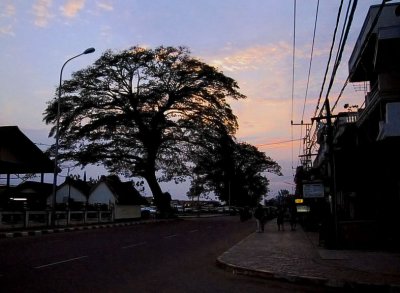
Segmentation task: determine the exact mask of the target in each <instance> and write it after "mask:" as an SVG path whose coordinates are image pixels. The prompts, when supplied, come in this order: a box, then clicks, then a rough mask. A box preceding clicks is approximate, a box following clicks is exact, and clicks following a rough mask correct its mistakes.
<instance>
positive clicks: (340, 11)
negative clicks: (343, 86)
mask: <svg viewBox="0 0 400 293" xmlns="http://www.w3.org/2000/svg"><path fill="white" fill-rule="evenodd" d="M342 7H343V0H341V1H340V6H339V10H338V14H337V17H336V25H335V30H334V32H333V39H332V44H331V48H330V50H329V58H328V62H327V64H326V69H325V73H324V78H323V81H322V86H321V91H320V93H319V97H318V102H317V107H316V108H315V111H314V117H316V115H317V112H318V109H319V104H320V102H321V98H322V93H323V91H324V87H325V82H326V77H327V75H328V71H329V64H330V62H331V58H332V52H333V48H334V45H335V40H336V33H337V29H338V26H339V21H340V15H341V14H342Z"/></svg>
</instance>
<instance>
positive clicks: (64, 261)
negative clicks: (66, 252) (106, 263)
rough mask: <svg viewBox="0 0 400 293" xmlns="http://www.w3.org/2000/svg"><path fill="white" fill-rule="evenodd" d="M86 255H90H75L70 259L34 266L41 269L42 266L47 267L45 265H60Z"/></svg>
mask: <svg viewBox="0 0 400 293" xmlns="http://www.w3.org/2000/svg"><path fill="white" fill-rule="evenodd" d="M85 257H88V256H87V255H84V256H79V257H74V258H70V259H66V260H61V261H57V262H53V263H49V264H45V265H41V266H38V267H34V268H35V269H41V268H45V267H50V266H55V265H58V264H62V263H66V262H70V261H75V260H79V259H82V258H85Z"/></svg>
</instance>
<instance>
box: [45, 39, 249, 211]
mask: <svg viewBox="0 0 400 293" xmlns="http://www.w3.org/2000/svg"><path fill="white" fill-rule="evenodd" d="M61 90H62V99H61V120H60V160H72V161H75V162H76V164H77V165H83V166H84V165H87V164H103V165H104V166H105V167H106V168H107V169H108V170H109V171H110V172H112V173H119V174H123V175H125V176H127V177H142V178H144V179H146V181H147V183H148V185H149V187H150V189H151V191H152V194H153V196H154V198H155V203H156V204H157V205H158V206H159V207H160V208H162V207H161V205H162V204H161V203H163V202H166V201H165V200H164V199H163V196H165V195H163V192H162V190H161V188H160V185H159V181H158V180H165V181H167V180H171V179H176V180H180V179H182V178H183V177H181V176H184V175H187V174H189V170H190V167H191V165H190V164H188V163H187V162H188V161H190V156H189V155H188V154H189V153H193V152H194V151H195V150H196V149H199V148H201V147H202V145H203V144H204V140H203V138H204V135H203V132H205V131H206V132H208V134H212V132H213V129H214V128H216V127H222V128H224V129H225V131H226V132H227V133H229V134H230V135H233V134H234V133H235V131H236V129H237V120H236V116H235V115H234V114H233V113H232V110H231V108H230V106H229V104H228V103H227V98H233V99H242V98H245V97H244V96H243V95H242V94H240V93H239V92H238V85H237V83H236V82H235V81H234V80H233V79H231V78H229V77H227V76H225V75H224V74H223V73H222V72H220V71H218V70H217V69H216V68H214V67H211V66H209V65H207V64H205V63H203V62H201V61H199V60H197V59H195V58H193V57H191V56H190V52H189V50H188V49H187V48H184V47H179V48H174V47H158V48H155V49H153V50H152V49H145V48H140V47H133V48H132V49H130V50H125V51H122V52H117V53H114V52H112V51H110V50H109V51H106V52H105V53H103V54H102V56H101V57H100V58H99V59H98V60H97V61H96V62H95V63H94V64H93V65H92V66H89V67H88V68H86V69H83V70H80V71H78V72H75V73H74V74H73V75H72V78H71V79H70V80H66V81H64V82H63V84H62V87H61ZM56 116H57V97H55V98H54V99H53V100H51V101H50V102H49V103H48V106H47V108H46V110H45V112H44V121H45V122H46V123H47V124H55V122H56ZM54 135H55V127H53V128H52V130H51V132H50V136H54ZM53 148H54V146H53ZM50 151H51V150H50ZM157 171H161V172H162V173H158V174H161V177H160V178H157V176H156V172H157Z"/></svg>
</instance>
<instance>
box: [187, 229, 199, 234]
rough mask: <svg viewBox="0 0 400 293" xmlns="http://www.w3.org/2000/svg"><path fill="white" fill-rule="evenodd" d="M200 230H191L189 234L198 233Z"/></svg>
mask: <svg viewBox="0 0 400 293" xmlns="http://www.w3.org/2000/svg"><path fill="white" fill-rule="evenodd" d="M198 231H199V230H197V229H195V230H190V231H189V233H194V232H198Z"/></svg>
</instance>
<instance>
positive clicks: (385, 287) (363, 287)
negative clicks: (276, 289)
mask: <svg viewBox="0 0 400 293" xmlns="http://www.w3.org/2000/svg"><path fill="white" fill-rule="evenodd" d="M216 265H217V267H219V268H221V269H223V270H225V271H228V272H231V273H232V274H237V275H245V276H250V277H256V278H263V279H269V280H278V281H285V282H289V283H295V284H300V285H313V286H320V287H329V288H343V289H352V290H357V291H360V292H364V291H368V292H371V291H372V292H400V286H399V285H396V284H369V283H363V282H356V281H346V280H336V279H328V278H318V277H309V276H296V275H291V274H285V273H276V272H273V271H264V270H256V269H251V268H245V267H241V266H237V265H234V264H230V263H227V262H225V261H223V260H222V257H221V256H220V257H218V258H217V260H216Z"/></svg>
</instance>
